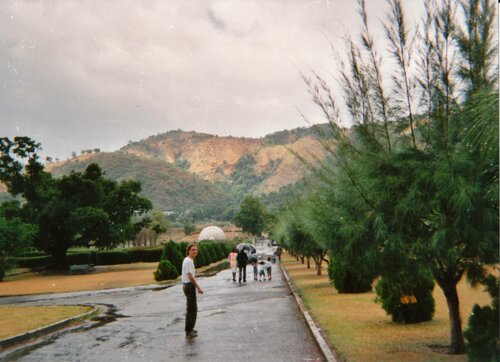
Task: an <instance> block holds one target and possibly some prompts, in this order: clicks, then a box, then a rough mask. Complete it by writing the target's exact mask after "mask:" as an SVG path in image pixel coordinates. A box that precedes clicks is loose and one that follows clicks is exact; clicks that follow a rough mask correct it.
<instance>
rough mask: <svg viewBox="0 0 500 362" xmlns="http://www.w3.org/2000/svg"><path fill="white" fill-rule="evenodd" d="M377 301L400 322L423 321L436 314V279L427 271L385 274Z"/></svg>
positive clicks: (378, 290) (378, 285)
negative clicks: (433, 293) (387, 275)
mask: <svg viewBox="0 0 500 362" xmlns="http://www.w3.org/2000/svg"><path fill="white" fill-rule="evenodd" d="M375 289H376V291H377V296H378V297H377V301H378V302H380V303H381V304H382V308H384V310H385V311H386V313H387V314H388V315H390V316H391V318H392V320H393V321H394V322H397V323H405V324H410V323H419V322H426V321H430V320H431V319H432V316H433V315H434V307H435V306H434V304H435V303H434V298H433V296H432V291H433V289H434V280H433V278H432V275H431V273H430V272H429V271H427V270H421V271H419V272H416V273H414V272H404V273H401V274H400V275H398V276H396V277H392V276H391V277H386V276H384V277H382V278H380V280H379V282H378V283H377V286H376V287H375Z"/></svg>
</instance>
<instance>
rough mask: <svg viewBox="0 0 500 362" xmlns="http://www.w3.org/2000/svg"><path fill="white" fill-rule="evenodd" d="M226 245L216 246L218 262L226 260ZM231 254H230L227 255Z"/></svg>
mask: <svg viewBox="0 0 500 362" xmlns="http://www.w3.org/2000/svg"><path fill="white" fill-rule="evenodd" d="M224 245H225V244H224V243H215V244H214V249H215V251H216V253H217V260H222V259H224V258H225V257H226V256H227V255H226V249H225V248H224ZM227 254H229V253H227Z"/></svg>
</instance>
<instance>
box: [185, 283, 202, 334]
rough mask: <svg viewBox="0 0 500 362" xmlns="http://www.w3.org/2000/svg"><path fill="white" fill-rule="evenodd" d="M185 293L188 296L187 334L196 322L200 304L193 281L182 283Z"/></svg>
mask: <svg viewBox="0 0 500 362" xmlns="http://www.w3.org/2000/svg"><path fill="white" fill-rule="evenodd" d="M182 289H183V290H184V295H185V296H186V299H187V303H186V327H185V331H186V334H187V333H190V332H191V331H192V330H193V328H194V325H195V324H196V315H197V314H198V305H197V304H196V288H195V287H194V284H192V283H184V284H183V285H182Z"/></svg>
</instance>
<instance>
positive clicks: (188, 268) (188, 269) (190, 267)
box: [182, 256, 195, 283]
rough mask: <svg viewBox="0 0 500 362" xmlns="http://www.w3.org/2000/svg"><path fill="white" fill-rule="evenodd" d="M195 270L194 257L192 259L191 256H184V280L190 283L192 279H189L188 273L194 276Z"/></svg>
mask: <svg viewBox="0 0 500 362" xmlns="http://www.w3.org/2000/svg"><path fill="white" fill-rule="evenodd" d="M194 271H195V267H194V262H193V259H191V258H190V257H189V256H186V257H185V258H184V261H183V262H182V282H183V283H190V282H191V281H190V280H189V277H188V274H189V273H191V275H192V276H193V278H194Z"/></svg>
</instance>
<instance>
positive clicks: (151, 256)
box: [130, 248, 163, 263]
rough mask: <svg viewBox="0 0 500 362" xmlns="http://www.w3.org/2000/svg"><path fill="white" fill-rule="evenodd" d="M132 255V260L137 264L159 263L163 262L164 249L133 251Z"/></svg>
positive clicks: (138, 249)
mask: <svg viewBox="0 0 500 362" xmlns="http://www.w3.org/2000/svg"><path fill="white" fill-rule="evenodd" d="M130 254H131V257H132V260H133V261H134V262H135V263H139V262H143V263H152V262H159V261H160V260H161V256H162V254H163V249H162V248H156V249H140V248H137V249H131V250H130Z"/></svg>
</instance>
